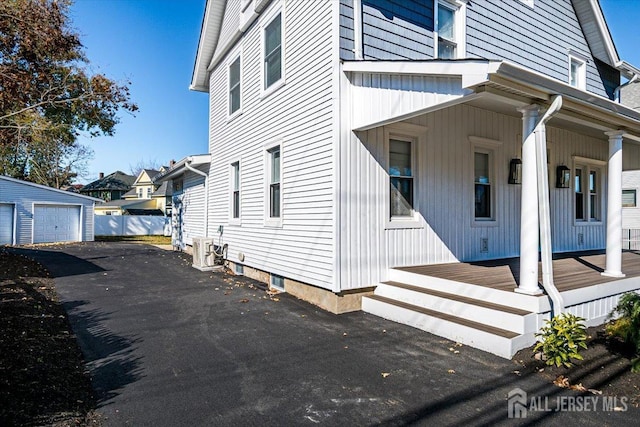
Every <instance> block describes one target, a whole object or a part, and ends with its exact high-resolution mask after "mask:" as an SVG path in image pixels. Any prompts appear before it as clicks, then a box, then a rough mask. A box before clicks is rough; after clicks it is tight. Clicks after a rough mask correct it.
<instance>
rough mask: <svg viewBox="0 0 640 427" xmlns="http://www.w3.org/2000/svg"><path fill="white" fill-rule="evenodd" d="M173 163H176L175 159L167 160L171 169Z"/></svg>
mask: <svg viewBox="0 0 640 427" xmlns="http://www.w3.org/2000/svg"><path fill="white" fill-rule="evenodd" d="M175 165H176V161H175V160H173V159H171V160H169V169H171V168H172V167H174V166H175Z"/></svg>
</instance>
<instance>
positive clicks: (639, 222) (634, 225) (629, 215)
mask: <svg viewBox="0 0 640 427" xmlns="http://www.w3.org/2000/svg"><path fill="white" fill-rule="evenodd" d="M638 191H640V170H634V171H624V172H622V228H623V229H634V230H638V232H639V236H640V205H638ZM623 237H624V236H623ZM627 237H628V236H627ZM639 243H640V242H639Z"/></svg>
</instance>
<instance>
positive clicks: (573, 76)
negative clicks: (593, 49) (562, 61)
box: [569, 55, 587, 90]
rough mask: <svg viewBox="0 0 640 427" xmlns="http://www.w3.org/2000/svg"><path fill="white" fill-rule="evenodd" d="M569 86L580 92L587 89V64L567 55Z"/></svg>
mask: <svg viewBox="0 0 640 427" xmlns="http://www.w3.org/2000/svg"><path fill="white" fill-rule="evenodd" d="M569 84H570V85H571V86H573V87H575V88H577V89H582V90H585V89H586V87H587V63H586V61H584V60H582V59H580V58H577V57H575V56H573V55H569Z"/></svg>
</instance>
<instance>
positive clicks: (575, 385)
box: [569, 383, 587, 391]
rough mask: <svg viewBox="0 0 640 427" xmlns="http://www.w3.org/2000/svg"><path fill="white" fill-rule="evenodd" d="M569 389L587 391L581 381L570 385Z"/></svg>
mask: <svg viewBox="0 0 640 427" xmlns="http://www.w3.org/2000/svg"><path fill="white" fill-rule="evenodd" d="M569 388H570V389H571V390H578V391H587V389H586V388H585V386H583V385H582V383H580V384H574V385H572V386H570V387H569Z"/></svg>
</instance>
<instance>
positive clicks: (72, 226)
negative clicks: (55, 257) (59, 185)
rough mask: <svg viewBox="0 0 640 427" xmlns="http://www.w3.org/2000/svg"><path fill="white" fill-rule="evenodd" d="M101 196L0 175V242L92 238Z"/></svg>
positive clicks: (73, 240)
mask: <svg viewBox="0 0 640 427" xmlns="http://www.w3.org/2000/svg"><path fill="white" fill-rule="evenodd" d="M101 202H102V200H100V199H95V198H93V197H89V196H84V195H81V194H77V193H72V192H69V191H63V190H58V189H55V188H51V187H47V186H44V185H39V184H34V183H31V182H26V181H21V180H18V179H14V178H9V177H7V176H0V244H6V245H24V244H29V243H48V242H83V241H92V240H93V236H94V234H93V233H94V223H93V209H94V206H95V204H96V203H101Z"/></svg>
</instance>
